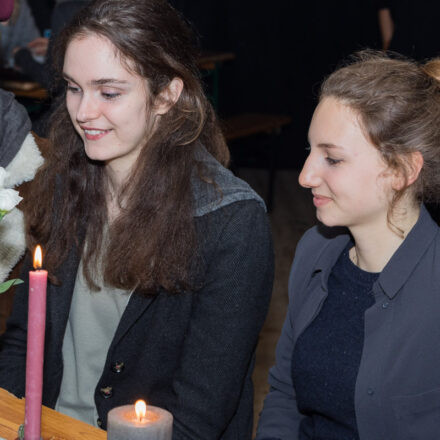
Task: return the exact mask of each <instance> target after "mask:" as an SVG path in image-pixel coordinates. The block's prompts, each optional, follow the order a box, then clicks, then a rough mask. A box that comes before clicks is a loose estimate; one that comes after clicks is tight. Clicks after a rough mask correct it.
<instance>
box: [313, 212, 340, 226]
mask: <svg viewBox="0 0 440 440" xmlns="http://www.w3.org/2000/svg"><path fill="white" fill-rule="evenodd" d="M316 218H317V219H318V220H319V221H320V222H321V223H322V224H323V225H325V226H328V227H329V228H331V227H335V226H344V224H343V222H341V221H337V219H335V218H332V217H330V216H328V215H323V214H322V213H320V212H319V211H318V212H317V213H316Z"/></svg>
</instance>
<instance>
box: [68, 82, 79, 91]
mask: <svg viewBox="0 0 440 440" xmlns="http://www.w3.org/2000/svg"><path fill="white" fill-rule="evenodd" d="M67 91H68V92H69V93H80V92H81V89H80V88H79V87H77V86H74V85H72V84H67Z"/></svg>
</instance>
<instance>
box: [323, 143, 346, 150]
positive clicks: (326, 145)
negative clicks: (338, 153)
mask: <svg viewBox="0 0 440 440" xmlns="http://www.w3.org/2000/svg"><path fill="white" fill-rule="evenodd" d="M317 147H319V148H340V149H341V148H342V147H341V146H340V145H336V144H328V143H325V142H324V143H321V144H318V145H317Z"/></svg>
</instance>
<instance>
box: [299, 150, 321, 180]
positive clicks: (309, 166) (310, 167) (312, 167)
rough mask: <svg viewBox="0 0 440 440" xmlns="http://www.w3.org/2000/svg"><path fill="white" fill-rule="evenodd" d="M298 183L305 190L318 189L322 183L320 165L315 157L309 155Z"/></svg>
mask: <svg viewBox="0 0 440 440" xmlns="http://www.w3.org/2000/svg"><path fill="white" fill-rule="evenodd" d="M298 182H299V184H300V185H301V186H303V187H304V188H316V187H317V186H319V185H320V183H321V178H320V177H319V165H318V164H317V162H316V158H315V156H314V155H312V154H309V156H308V157H307V159H306V161H305V163H304V166H303V168H302V170H301V173H300V174H299V177H298Z"/></svg>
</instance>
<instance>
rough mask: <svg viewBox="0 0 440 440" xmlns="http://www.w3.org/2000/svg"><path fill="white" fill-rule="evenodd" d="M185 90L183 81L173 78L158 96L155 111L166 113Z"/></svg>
mask: <svg viewBox="0 0 440 440" xmlns="http://www.w3.org/2000/svg"><path fill="white" fill-rule="evenodd" d="M182 90H183V81H182V80H181V79H180V78H177V77H176V78H173V79H172V80H171V81H170V83H169V84H168V85H167V86H166V87H165V88H164V89H163V90H162V91H161V92H160V93H159V95H158V97H157V98H156V101H155V105H154V111H155V113H156V115H164V114H165V113H167V112H168V110H169V109H170V108H171V107H172V106H173V105H174V104H175V103H176V102H177V101H178V99H179V97H180V94H181V93H182Z"/></svg>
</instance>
